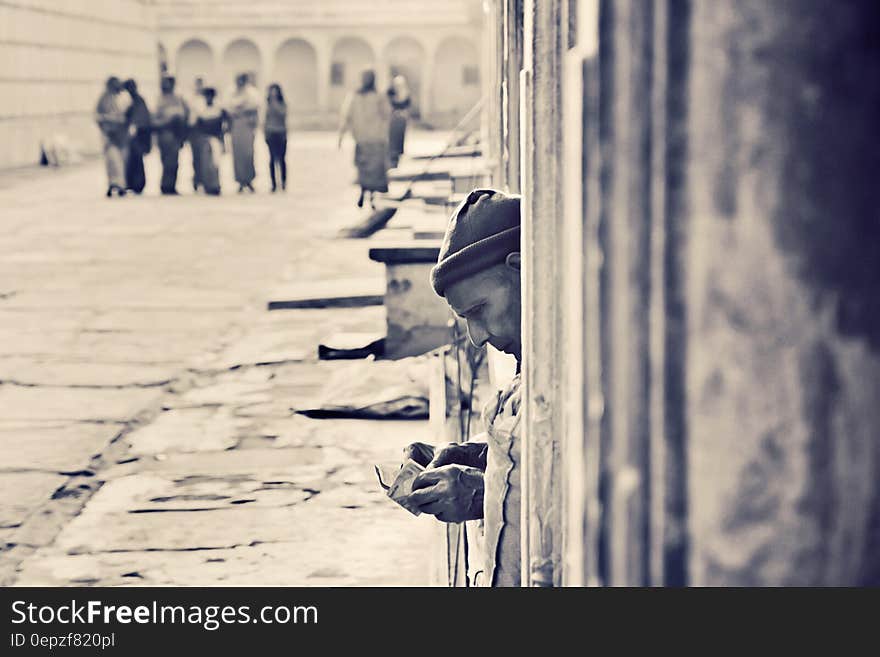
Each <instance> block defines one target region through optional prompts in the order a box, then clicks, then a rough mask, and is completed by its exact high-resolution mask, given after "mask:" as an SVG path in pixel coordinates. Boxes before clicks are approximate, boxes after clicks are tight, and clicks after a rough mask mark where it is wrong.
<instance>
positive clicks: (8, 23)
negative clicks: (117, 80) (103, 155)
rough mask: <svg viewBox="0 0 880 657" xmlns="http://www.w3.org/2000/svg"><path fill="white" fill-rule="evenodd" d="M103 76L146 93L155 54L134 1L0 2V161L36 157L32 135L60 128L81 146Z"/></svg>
mask: <svg viewBox="0 0 880 657" xmlns="http://www.w3.org/2000/svg"><path fill="white" fill-rule="evenodd" d="M109 75H117V76H119V77H121V78H123V79H124V78H127V77H133V78H135V79H136V80H137V81H138V83H139V85H140V86H141V88H142V89H143V91H144V95H145V96H147V97H148V98H151V97H152V96H154V95H155V90H156V88H157V85H156V78H157V76H158V59H157V51H156V37H155V25H154V23H153V18H152V10H151V9H150V7H149V6H148V5H147V4H145V3H143V2H140V1H139V0H65V1H64V2H62V1H61V0H3V1H0V143H2V144H3V149H2V150H0V168H4V167H14V166H23V165H30V164H36V163H38V162H39V159H40V141H41V140H43V139H46V138H51V137H53V136H54V135H63V136H65V137H66V138H67V139H69V140H70V142H71V143H72V144H74V145H78V146H79V147H80V148H82V149H83V150H85V151H86V152H97V150H98V148H99V145H100V141H99V134H98V131H97V128H96V126H95V123H94V120H93V118H92V115H93V113H94V110H95V104H96V103H97V100H98V96H99V95H100V93H101V91H102V89H103V83H104V81H105V80H106V78H107V77H108V76H109Z"/></svg>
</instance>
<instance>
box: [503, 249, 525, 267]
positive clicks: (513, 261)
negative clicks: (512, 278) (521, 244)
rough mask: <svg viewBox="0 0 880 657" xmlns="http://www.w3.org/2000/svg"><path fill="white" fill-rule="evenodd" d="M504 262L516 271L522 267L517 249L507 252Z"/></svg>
mask: <svg viewBox="0 0 880 657" xmlns="http://www.w3.org/2000/svg"><path fill="white" fill-rule="evenodd" d="M504 264H505V265H507V266H508V267H510V268H511V269H515V270H516V271H520V269H521V268H522V261H521V260H520V255H519V251H514V252H513V253H508V254H507V258H505V259H504Z"/></svg>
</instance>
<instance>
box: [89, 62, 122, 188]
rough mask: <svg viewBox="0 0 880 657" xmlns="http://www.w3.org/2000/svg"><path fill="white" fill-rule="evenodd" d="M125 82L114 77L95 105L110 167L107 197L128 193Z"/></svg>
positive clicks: (97, 120)
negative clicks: (123, 88)
mask: <svg viewBox="0 0 880 657" xmlns="http://www.w3.org/2000/svg"><path fill="white" fill-rule="evenodd" d="M120 91H122V83H121V82H120V81H119V78H117V77H110V78H108V79H107V83H106V85H105V87H104V93H102V94H101V97H100V99H98V105H97V107H96V108H95V121H96V122H97V124H98V127H99V128H100V130H101V136H102V137H103V152H104V164H105V165H106V167H107V197H108V198H109V197H111V196H113V194H114V193H115V194H116V195H117V196H125V149H126V146H127V142H128V123H127V122H126V119H125V111H124V110H123V109H122V105H121V103H120V102H119V93H120Z"/></svg>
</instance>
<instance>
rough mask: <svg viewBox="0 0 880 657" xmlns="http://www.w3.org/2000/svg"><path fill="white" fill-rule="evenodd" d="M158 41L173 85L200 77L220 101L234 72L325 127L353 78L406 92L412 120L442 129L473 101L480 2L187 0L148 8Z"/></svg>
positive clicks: (296, 115)
mask: <svg viewBox="0 0 880 657" xmlns="http://www.w3.org/2000/svg"><path fill="white" fill-rule="evenodd" d="M155 4H156V13H157V24H158V32H159V39H160V42H161V46H162V50H163V52H164V57H165V66H166V68H167V70H168V72H169V73H172V74H174V75H175V76H176V77H177V78H178V85H179V88H180V89H182V90H188V89H191V88H192V86H193V83H194V80H195V78H196V77H202V78H204V80H205V82H206V84H208V85H210V86H214V87H216V88H217V90H218V91H219V92H220V93H221V94H223V93H224V92H226V91H228V89H229V88H230V87H231V86H232V84H233V80H234V77H235V75H236V74H238V73H241V72H252V73H254V74H255V77H256V80H257V84H258V86H260V87H261V88H263V87H265V86H266V85H268V84H269V83H271V82H278V83H279V84H281V86H282V88H283V89H284V93H285V97H286V99H287V102H288V105H289V106H290V108H291V113H292V115H293V120H294V122H295V123H297V124H300V125H310V124H311V125H316V126H329V125H333V124H334V123H335V120H336V116H337V115H338V111H339V108H340V106H341V104H342V101H343V99H344V97H345V95H346V94H347V93H348V92H349V91H351V90H353V89H355V88H356V87H357V85H358V83H359V81H360V77H361V72H362V71H364V70H366V69H373V70H375V71H376V74H377V81H378V84H379V88H380V89H384V88H385V87H386V86H387V84H388V82H389V80H390V77H391V76H392V75H395V74H403V75H404V76H405V77H406V78H407V80H408V82H409V85H410V88H411V91H412V98H413V106H414V109H415V112H416V113H417V115H419V116H420V117H421V118H422V119H423V120H425V121H426V122H428V123H429V124H432V125H437V126H450V125H453V124H454V123H455V122H456V121H457V120H458V119H459V118H460V117H461V116H463V115H464V114H465V113H466V112H467V111H468V110H469V109H471V107H473V106H474V104H475V103H476V102H477V101H478V100H479V98H480V91H481V86H480V80H481V61H482V53H481V40H480V34H481V24H482V16H483V13H482V11H483V10H482V4H481V3H480V2H479V1H478V0H476V1H475V0H446V1H445V2H430V1H419V2H411V1H408V0H375V1H373V2H362V1H360V0H322V1H321V2H314V1H313V0H287V1H284V2H282V1H279V0H274V1H270V0H255V1H252V2H242V1H240V0H236V1H229V0H194V1H191V2H178V1H175V0H158V1H157V2H156V3H155Z"/></svg>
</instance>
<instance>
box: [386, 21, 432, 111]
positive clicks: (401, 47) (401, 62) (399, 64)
mask: <svg viewBox="0 0 880 657" xmlns="http://www.w3.org/2000/svg"><path fill="white" fill-rule="evenodd" d="M382 60H383V61H384V62H385V65H386V66H387V67H388V70H387V71H386V73H387V75H386V76H385V79H386V80H387V81H388V82H389V83H390V82H391V78H392V77H394V76H395V75H403V76H404V77H405V78H406V81H407V84H408V85H409V89H410V95H411V97H412V111H413V114H414V115H415V116H418V115H419V113H420V109H421V106H422V93H423V86H422V84H423V80H424V71H425V62H426V56H425V48H424V47H423V46H422V44H421V43H419V42H418V41H417V40H416V39H413V38H412V37H404V36H401V37H396V38H394V39H392V40H391V41H390V42H389V43H388V45H387V46H385V50H384V51H383V57H382Z"/></svg>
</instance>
